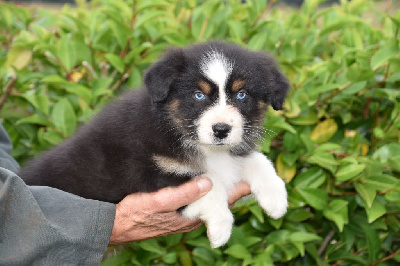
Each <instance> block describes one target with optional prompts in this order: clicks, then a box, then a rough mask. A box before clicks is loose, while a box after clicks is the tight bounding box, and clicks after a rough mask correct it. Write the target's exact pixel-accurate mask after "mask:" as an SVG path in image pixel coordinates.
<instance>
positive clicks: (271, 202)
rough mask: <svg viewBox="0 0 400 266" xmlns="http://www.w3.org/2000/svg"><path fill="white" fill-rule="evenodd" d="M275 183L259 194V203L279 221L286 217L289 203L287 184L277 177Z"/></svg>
mask: <svg viewBox="0 0 400 266" xmlns="http://www.w3.org/2000/svg"><path fill="white" fill-rule="evenodd" d="M274 180H275V182H274V183H273V184H270V186H268V189H266V190H265V191H263V192H262V193H258V195H257V201H258V203H259V204H260V206H261V207H262V208H263V209H264V210H265V212H266V213H267V214H268V215H269V216H271V217H272V218H274V219H279V218H281V217H282V216H283V215H285V213H286V210H287V207H288V201H287V191H286V187H285V182H283V180H282V179H281V178H280V177H278V176H277V177H276V178H275V179H274Z"/></svg>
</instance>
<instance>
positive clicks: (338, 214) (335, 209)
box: [324, 199, 349, 232]
mask: <svg viewBox="0 0 400 266" xmlns="http://www.w3.org/2000/svg"><path fill="white" fill-rule="evenodd" d="M347 206H348V202H347V201H345V200H340V199H335V200H332V202H330V203H329V206H328V208H326V209H325V210H324V216H325V217H326V218H327V219H329V220H331V221H333V222H334V223H335V224H336V226H337V227H338V229H339V231H340V232H343V228H344V225H345V224H348V222H349V216H348V207H347Z"/></svg>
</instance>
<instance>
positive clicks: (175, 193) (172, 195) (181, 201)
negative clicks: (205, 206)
mask: <svg viewBox="0 0 400 266" xmlns="http://www.w3.org/2000/svg"><path fill="white" fill-rule="evenodd" d="M211 188H212V182H211V180H210V179H209V178H206V177H201V178H196V179H193V180H190V181H189V182H187V183H185V184H182V185H180V186H177V187H166V188H163V189H161V190H159V191H157V192H155V193H154V200H155V204H156V206H155V207H156V209H157V210H158V211H160V212H171V211H176V210H177V209H179V208H180V207H183V206H186V205H188V204H190V203H192V202H195V201H196V200H198V199H200V198H201V197H203V196H204V195H205V194H207V192H208V191H210V190H211Z"/></svg>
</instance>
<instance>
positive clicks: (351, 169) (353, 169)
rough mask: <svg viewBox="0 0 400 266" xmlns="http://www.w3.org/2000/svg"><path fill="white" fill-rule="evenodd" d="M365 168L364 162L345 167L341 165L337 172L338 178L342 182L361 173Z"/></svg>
mask: <svg viewBox="0 0 400 266" xmlns="http://www.w3.org/2000/svg"><path fill="white" fill-rule="evenodd" d="M364 169H365V165H364V164H350V165H346V166H343V167H339V169H338V171H337V172H336V175H335V176H336V180H337V181H340V182H345V181H348V180H350V179H352V178H353V177H356V176H357V175H359V174H361V173H362V172H363V171H364Z"/></svg>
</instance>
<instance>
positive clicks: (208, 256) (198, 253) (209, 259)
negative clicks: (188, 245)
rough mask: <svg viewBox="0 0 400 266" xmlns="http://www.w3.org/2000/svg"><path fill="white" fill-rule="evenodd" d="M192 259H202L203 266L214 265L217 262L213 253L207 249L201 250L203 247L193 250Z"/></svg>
mask: <svg viewBox="0 0 400 266" xmlns="http://www.w3.org/2000/svg"><path fill="white" fill-rule="evenodd" d="M192 257H193V258H199V259H201V262H202V263H203V264H204V263H207V265H213V264H214V262H215V259H214V256H213V253H211V251H209V250H207V249H205V248H201V247H196V248H194V249H193V251H192Z"/></svg>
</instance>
